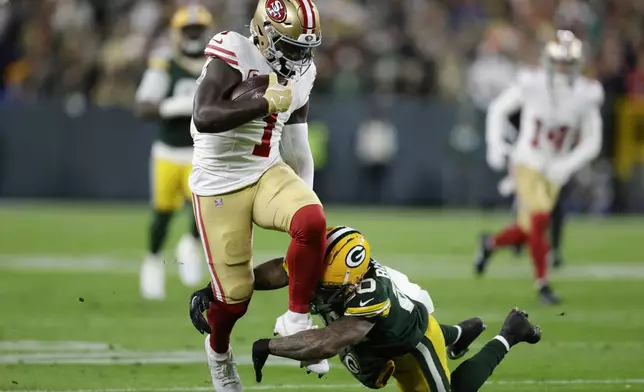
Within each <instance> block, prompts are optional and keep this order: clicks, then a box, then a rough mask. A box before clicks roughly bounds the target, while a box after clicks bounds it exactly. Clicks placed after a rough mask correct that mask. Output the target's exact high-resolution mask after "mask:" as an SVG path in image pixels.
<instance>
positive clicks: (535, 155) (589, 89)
mask: <svg viewBox="0 0 644 392" xmlns="http://www.w3.org/2000/svg"><path fill="white" fill-rule="evenodd" d="M542 56H543V68H542V69H539V70H536V71H534V72H524V73H521V74H519V77H518V80H517V82H516V83H515V84H514V85H513V86H511V87H509V88H508V89H507V90H506V91H504V92H503V93H502V94H501V96H499V97H498V98H497V99H495V100H494V101H493V102H492V104H491V105H490V108H489V113H488V118H487V127H486V128H487V129H486V142H487V161H488V164H489V165H490V167H492V168H493V169H495V170H502V169H503V168H504V167H505V164H506V158H507V157H509V158H510V165H511V166H510V172H511V176H512V181H513V182H514V184H515V186H516V196H517V198H518V214H517V222H516V223H515V224H511V225H510V226H508V227H506V228H505V229H504V230H502V231H501V232H500V233H498V234H497V235H495V236H492V237H489V236H484V237H483V238H482V240H481V245H480V247H481V249H480V252H479V256H478V257H477V260H476V264H475V267H476V272H477V274H483V272H484V271H485V268H486V266H487V263H488V261H489V258H490V256H491V255H492V253H493V251H494V250H495V249H497V248H499V247H504V246H514V245H518V244H521V243H524V242H527V244H528V246H529V248H530V254H531V257H532V261H533V264H534V269H535V275H536V285H537V288H538V292H539V296H540V298H541V300H542V302H544V303H547V304H554V303H558V302H559V297H558V296H556V295H555V294H554V293H553V291H552V288H551V286H550V284H549V282H548V263H547V255H548V251H549V245H548V241H547V238H546V231H547V229H548V225H549V222H550V212H551V211H552V209H553V207H554V205H555V202H556V200H557V197H558V194H559V191H560V189H561V186H563V185H564V184H565V183H566V182H567V181H568V180H569V179H570V177H571V176H572V175H573V174H574V173H575V172H576V171H578V170H579V169H581V168H582V167H583V166H585V165H586V164H588V163H589V162H590V161H592V160H593V159H594V158H596V157H597V156H598V154H599V152H600V149H601V144H602V133H601V129H602V119H601V114H600V107H601V105H602V103H603V95H604V93H603V88H602V87H601V84H599V82H597V81H596V80H591V79H588V78H585V77H583V76H580V75H579V71H580V68H581V65H582V58H583V52H582V44H581V41H579V40H578V39H577V38H576V37H575V36H574V35H573V33H572V32H570V31H564V30H560V31H558V32H557V37H556V39H555V40H553V41H551V42H548V43H547V45H546V46H545V48H544V50H543V54H542ZM519 108H521V109H522V118H521V132H520V133H519V136H518V140H517V142H516V144H515V145H514V146H509V145H508V144H506V143H505V142H504V140H503V130H504V121H505V119H506V118H507V117H508V116H509V115H510V114H511V113H513V112H515V111H516V110H518V109H519Z"/></svg>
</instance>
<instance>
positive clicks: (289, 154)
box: [281, 101, 314, 188]
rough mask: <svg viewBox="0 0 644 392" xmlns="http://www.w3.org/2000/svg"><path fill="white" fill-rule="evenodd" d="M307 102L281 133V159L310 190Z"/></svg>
mask: <svg viewBox="0 0 644 392" xmlns="http://www.w3.org/2000/svg"><path fill="white" fill-rule="evenodd" d="M308 115H309V102H308V101H307V102H306V104H305V105H304V106H302V107H301V108H299V109H298V110H296V111H294V112H293V114H291V117H290V118H289V120H288V121H287V123H286V125H285V126H284V132H283V133H282V142H281V143H282V159H284V162H286V164H287V165H289V166H290V167H291V168H293V170H294V171H295V173H297V175H298V176H300V178H301V179H302V180H304V182H306V183H307V185H308V186H310V187H311V188H312V187H313V173H314V164H313V153H312V152H311V146H310V145H309V126H308V124H307V119H308Z"/></svg>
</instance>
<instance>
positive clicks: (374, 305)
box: [344, 279, 391, 318]
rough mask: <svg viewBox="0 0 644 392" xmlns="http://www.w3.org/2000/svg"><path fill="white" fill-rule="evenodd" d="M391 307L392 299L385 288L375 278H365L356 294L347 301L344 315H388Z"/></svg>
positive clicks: (369, 316)
mask: <svg viewBox="0 0 644 392" xmlns="http://www.w3.org/2000/svg"><path fill="white" fill-rule="evenodd" d="M390 309H391V300H390V299H389V296H388V295H387V292H386V291H385V290H384V288H383V287H381V286H380V285H379V283H378V282H377V281H376V280H374V279H365V280H363V281H362V282H361V283H360V289H359V290H358V291H357V292H356V295H355V296H353V297H352V298H350V299H349V300H348V301H347V303H346V305H345V309H344V315H345V316H353V317H355V316H357V317H368V318H371V317H376V316H387V315H389V310H390Z"/></svg>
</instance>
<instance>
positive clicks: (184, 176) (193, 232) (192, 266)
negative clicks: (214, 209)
mask: <svg viewBox="0 0 644 392" xmlns="http://www.w3.org/2000/svg"><path fill="white" fill-rule="evenodd" d="M191 169H192V167H191V165H190V164H183V165H182V167H181V190H182V192H183V193H182V194H183V196H184V197H185V198H186V201H187V203H186V204H187V205H186V207H187V208H189V210H190V214H189V218H188V219H189V225H190V226H189V230H188V232H187V233H185V234H184V235H182V236H181V238H180V239H179V243H178V244H177V249H176V253H177V263H178V264H179V278H180V279H181V282H182V283H183V284H184V285H186V286H196V285H199V284H201V283H202V279H203V270H204V269H203V262H202V255H203V252H202V249H201V239H200V237H199V230H198V229H197V224H196V221H195V215H194V214H193V207H192V193H191V192H190V186H189V185H188V178H189V176H190V171H191Z"/></svg>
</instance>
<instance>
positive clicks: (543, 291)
mask: <svg viewBox="0 0 644 392" xmlns="http://www.w3.org/2000/svg"><path fill="white" fill-rule="evenodd" d="M539 300H540V301H541V303H543V304H545V305H557V304H559V303H561V298H559V296H558V295H557V294H555V293H554V292H553V291H552V287H550V285H544V286H541V288H539Z"/></svg>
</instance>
